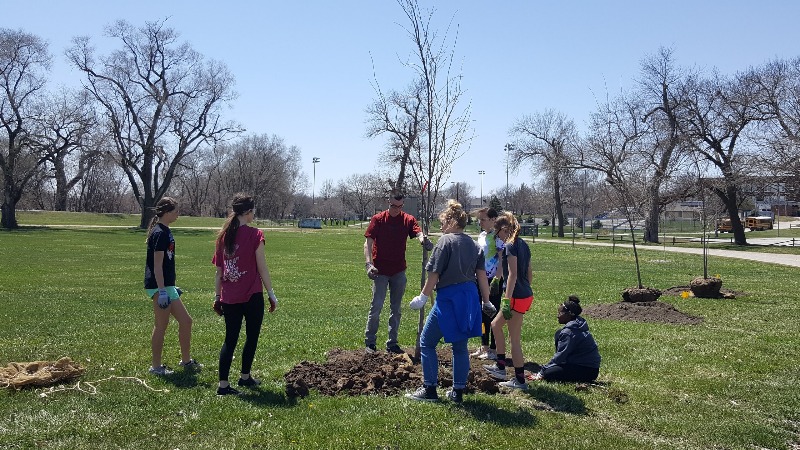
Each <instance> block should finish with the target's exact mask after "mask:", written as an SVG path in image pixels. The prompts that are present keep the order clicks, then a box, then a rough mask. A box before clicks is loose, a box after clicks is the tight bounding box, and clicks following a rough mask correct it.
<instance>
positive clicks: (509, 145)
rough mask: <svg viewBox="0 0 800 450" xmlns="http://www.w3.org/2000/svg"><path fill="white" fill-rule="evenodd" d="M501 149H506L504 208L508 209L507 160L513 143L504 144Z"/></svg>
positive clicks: (512, 148)
mask: <svg viewBox="0 0 800 450" xmlns="http://www.w3.org/2000/svg"><path fill="white" fill-rule="evenodd" d="M503 150H505V151H506V209H508V208H509V205H508V160H509V159H510V157H511V150H514V145H513V144H506V145H505V147H503Z"/></svg>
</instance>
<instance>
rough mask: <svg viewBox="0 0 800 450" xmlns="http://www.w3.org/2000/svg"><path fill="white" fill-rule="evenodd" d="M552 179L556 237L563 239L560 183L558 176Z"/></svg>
mask: <svg viewBox="0 0 800 450" xmlns="http://www.w3.org/2000/svg"><path fill="white" fill-rule="evenodd" d="M553 178H554V180H553V197H554V199H555V201H556V216H558V237H564V205H562V204H561V183H560V182H559V180H558V176H555V177H553Z"/></svg>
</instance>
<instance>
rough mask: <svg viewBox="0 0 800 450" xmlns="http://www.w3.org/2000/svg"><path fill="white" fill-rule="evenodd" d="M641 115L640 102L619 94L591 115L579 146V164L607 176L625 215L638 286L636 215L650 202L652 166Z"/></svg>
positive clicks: (606, 178)
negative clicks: (644, 148)
mask: <svg viewBox="0 0 800 450" xmlns="http://www.w3.org/2000/svg"><path fill="white" fill-rule="evenodd" d="M642 117H643V114H642V110H641V105H640V104H639V103H638V102H630V101H627V100H626V99H625V98H623V97H620V98H619V99H617V100H615V101H613V102H609V103H607V104H605V105H603V106H602V107H601V109H600V110H599V111H598V112H596V113H595V114H593V115H592V119H591V123H590V128H589V132H588V135H587V137H586V139H585V140H584V142H583V143H582V144H581V145H578V146H576V148H577V150H578V161H579V164H580V166H581V167H584V168H587V169H592V170H594V171H597V172H599V173H602V174H603V175H604V176H605V180H606V182H607V183H608V184H609V185H610V186H611V187H612V189H613V190H612V192H613V193H614V194H615V196H616V199H617V202H616V203H617V204H618V205H619V206H618V207H619V208H621V209H622V212H623V213H624V214H625V217H626V219H627V224H628V228H629V230H630V234H631V241H632V243H633V255H634V260H635V264H636V281H637V283H638V287H639V289H641V288H643V285H642V274H641V269H640V265H639V253H638V250H637V247H636V238H635V235H634V225H635V221H636V220H637V218H638V217H641V216H642V212H643V211H644V209H645V205H646V204H647V201H648V197H647V195H645V192H646V190H645V189H643V187H644V186H646V185H647V181H646V179H645V178H646V177H647V174H648V172H647V170H648V168H649V161H648V160H647V159H645V158H641V155H642V151H641V147H640V146H641V144H642V142H641V140H642V136H643V135H644V134H645V130H644V129H643V124H644V123H643V121H642V120H641V118H642Z"/></svg>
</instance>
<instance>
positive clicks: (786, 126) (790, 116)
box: [754, 57, 800, 184]
mask: <svg viewBox="0 0 800 450" xmlns="http://www.w3.org/2000/svg"><path fill="white" fill-rule="evenodd" d="M754 80H755V82H756V84H757V86H758V88H759V92H758V94H759V96H758V99H759V100H758V108H759V110H760V111H761V113H762V114H763V116H764V118H765V119H767V120H764V121H763V122H761V124H760V125H761V127H760V130H759V131H760V134H761V136H760V137H761V138H762V141H761V143H762V148H763V149H764V151H763V152H762V153H760V155H759V156H762V157H761V158H760V160H761V161H760V162H761V165H763V166H764V167H766V168H768V170H769V171H770V172H772V173H775V174H778V175H782V176H784V177H788V178H794V179H795V180H798V179H800V57H796V58H793V59H791V60H788V61H787V60H780V59H776V60H774V61H771V62H769V63H768V64H766V65H765V66H764V67H761V68H759V69H758V70H757V71H756V73H755V76H754ZM795 183H796V181H795ZM786 184H792V183H786Z"/></svg>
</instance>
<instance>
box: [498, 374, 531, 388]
mask: <svg viewBox="0 0 800 450" xmlns="http://www.w3.org/2000/svg"><path fill="white" fill-rule="evenodd" d="M498 386H502V387H505V388H510V389H523V390H524V389H528V384H527V383H521V382H520V381H519V380H518V379H517V377H514V378H512V379H510V380H508V381H503V382H502V383H498Z"/></svg>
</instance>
